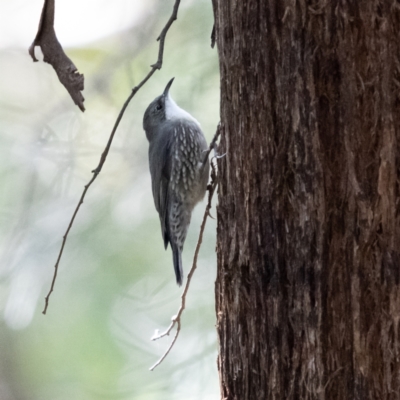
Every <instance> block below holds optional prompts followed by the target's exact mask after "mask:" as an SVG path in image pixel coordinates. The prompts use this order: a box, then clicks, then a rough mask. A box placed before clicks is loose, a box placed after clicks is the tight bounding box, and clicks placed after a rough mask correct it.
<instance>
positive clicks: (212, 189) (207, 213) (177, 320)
mask: <svg viewBox="0 0 400 400" xmlns="http://www.w3.org/2000/svg"><path fill="white" fill-rule="evenodd" d="M219 135H220V129H219V126H218V129H217V132H216V134H215V135H214V138H213V140H212V141H211V143H210V147H209V149H208V150H207V157H208V155H209V154H210V152H211V150H212V149H213V148H214V146H215V143H216V142H217V140H218V137H219ZM217 184H218V178H217V173H216V170H215V166H214V164H213V163H212V162H211V183H210V184H209V185H208V187H207V190H208V202H207V206H206V209H205V211H204V215H203V221H202V222H201V226H200V233H199V239H198V240H197V245H196V249H195V251H194V256H193V263H192V267H191V268H190V271H189V274H188V276H187V281H186V285H185V288H184V289H183V293H182V296H181V306H180V307H179V310H178V313H177V314H176V315H174V316H173V317H172V318H171V321H172V322H171V324H170V325H169V327H168V328H167V329H166V330H165V331H164V332H162V333H160V334H156V335H154V336H153V337H152V338H151V340H158V339H161V338H163V337H165V336H168V335H169V334H170V333H171V331H172V329H173V327H174V326H175V324H177V328H176V332H175V336H174V338H173V339H172V342H171V344H170V345H169V347H168V349H167V350H166V351H165V353H164V354H163V356H162V357H161V358H160V359H159V360H158V361H157V362H156V363H155V364H154V365H153V366H152V367H151V368H150V371H153V370H154V369H155V368H156V367H158V366H159V365H160V364H161V363H162V362H163V361H164V360H165V358H166V357H167V355H168V354H169V352H170V351H171V349H172V348H173V347H174V344H175V342H176V340H177V339H178V335H179V332H180V330H181V316H182V313H183V310H184V309H185V306H186V295H187V292H188V290H189V286H190V281H191V280H192V277H193V274H194V271H195V270H196V268H197V259H198V256H199V251H200V247H201V244H202V242H203V234H204V229H205V227H206V222H207V217H209V216H210V210H211V202H212V198H213V195H214V192H215V189H216V187H217Z"/></svg>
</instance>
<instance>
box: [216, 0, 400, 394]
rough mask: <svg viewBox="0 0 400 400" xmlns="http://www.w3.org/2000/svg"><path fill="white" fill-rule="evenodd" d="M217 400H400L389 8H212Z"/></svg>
mask: <svg viewBox="0 0 400 400" xmlns="http://www.w3.org/2000/svg"><path fill="white" fill-rule="evenodd" d="M213 6H214V13H215V37H216V43H217V46H218V52H219V59H220V70H221V129H222V138H221V149H220V152H222V153H225V152H226V156H225V157H224V158H222V159H220V160H219V176H220V184H219V206H218V232H217V236H218V238H217V252H218V274H217V282H216V311H217V329H218V335H219V345H220V349H219V350H220V351H219V358H218V364H219V370H220V380H221V398H224V399H228V400H234V399H237V400H246V399H249V400H257V399H260V400H261V399H360V400H361V399H363V400H364V399H398V398H399V397H400V358H399V357H400V348H399V345H400V342H399V333H400V332H399V330H400V290H399V280H400V212H399V209H400V205H399V203H400V201H399V194H400V193H399V191H400V189H399V181H400V61H399V56H400V40H399V39H400V38H399V32H400V2H399V1H396V0H391V1H386V0H381V1H378V0H365V1H358V0H353V1H349V0H342V1H327V0H321V1H311V0H308V1H307V0H298V1H296V0H213Z"/></svg>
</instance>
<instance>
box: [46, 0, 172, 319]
mask: <svg viewBox="0 0 400 400" xmlns="http://www.w3.org/2000/svg"><path fill="white" fill-rule="evenodd" d="M179 4H180V0H175V4H174V8H173V10H172V14H171V17H170V18H169V20H168V21H167V24H166V25H165V26H164V28H163V30H162V31H161V33H160V36H159V37H158V38H157V41H159V42H160V45H159V49H158V59H157V62H156V63H155V64H153V65H151V70H150V72H149V73H148V74H147V75H146V76H145V78H144V79H143V80H142V81H141V82H140V83H139V84H138V85H137V86H135V87H134V88H133V89H132V92H131V94H130V95H129V97H128V98H127V99H126V101H125V103H124V105H123V106H122V109H121V111H120V112H119V114H118V117H117V120H116V121H115V124H114V127H113V129H112V131H111V134H110V137H109V139H108V142H107V145H106V147H105V149H104V151H103V153H102V154H101V157H100V161H99V165H98V166H97V167H96V168H95V169H94V170H93V171H92V173H93V176H92V179H90V181H89V182H88V183H87V184H86V185H85V187H84V190H83V192H82V195H81V197H80V199H79V202H78V204H77V206H76V208H75V211H74V213H73V215H72V218H71V221H70V223H69V225H68V228H67V230H66V232H65V234H64V236H63V240H62V244H61V248H60V251H59V253H58V257H57V261H56V264H55V265H54V274H53V280H52V282H51V286H50V290H49V293H48V294H47V296H46V297H45V306H44V309H43V311H42V313H43V314H46V311H47V307H48V306H49V298H50V295H51V293H52V292H53V290H54V285H55V282H56V278H57V273H58V266H59V264H60V260H61V257H62V254H63V251H64V247H65V243H66V241H67V238H68V234H69V231H70V230H71V227H72V225H73V223H74V220H75V217H76V215H77V214H78V211H79V209H80V207H81V205H82V203H83V200H84V199H85V196H86V192H87V191H88V189H89V187H90V186H91V184H92V183H93V182H94V181H95V179H96V178H97V176H98V175H99V174H100V172H101V169H102V168H103V165H104V163H105V161H106V158H107V155H108V152H109V151H110V148H111V144H112V141H113V139H114V136H115V132H116V131H117V128H118V126H119V123H120V122H121V119H122V117H123V115H124V113H125V110H126V108H127V107H128V105H129V103H130V101H131V100H132V98H133V97H134V96H135V94H136V93H137V92H138V91H139V90H140V88H141V87H142V86H143V85H144V84H145V83H146V82H147V81H148V80H149V79H150V78H151V76H152V75H153V74H154V72H156V71H157V70H158V69H161V67H162V63H163V56H164V44H165V38H166V36H167V32H168V30H169V28H170V27H171V25H172V23H173V22H174V21H175V20H176V19H177V17H178V9H179Z"/></svg>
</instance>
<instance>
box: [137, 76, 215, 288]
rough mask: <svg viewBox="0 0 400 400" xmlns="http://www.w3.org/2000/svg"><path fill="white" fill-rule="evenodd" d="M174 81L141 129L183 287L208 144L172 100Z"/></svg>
mask: <svg viewBox="0 0 400 400" xmlns="http://www.w3.org/2000/svg"><path fill="white" fill-rule="evenodd" d="M172 82H173V79H171V81H170V82H169V83H168V85H167V87H166V88H165V90H164V93H163V94H162V95H161V96H158V97H157V98H156V99H155V100H153V101H152V102H151V103H150V105H149V106H148V107H147V110H146V112H145V114H144V118H143V129H144V130H145V132H146V137H147V139H148V141H149V144H150V147H149V166H150V174H151V181H152V190H153V198H154V204H155V206H156V209H157V211H158V214H159V217H160V222H161V232H162V236H163V239H164V246H165V248H167V247H168V243H170V245H171V249H172V255H173V262H174V269H175V275H176V281H177V283H178V285H181V284H182V279H183V270H182V250H183V245H184V243H185V239H186V234H187V231H188V228H189V224H190V219H191V215H192V210H193V208H194V206H195V205H196V204H197V203H198V202H199V201H200V200H202V199H203V197H204V194H205V192H206V189H207V182H208V176H209V163H208V160H207V162H206V163H205V164H203V160H204V156H205V151H206V150H207V142H206V140H205V137H204V134H203V132H202V130H201V128H200V125H199V123H198V122H197V121H196V120H195V119H194V118H193V117H192V116H191V115H190V114H189V113H187V112H186V111H184V110H182V109H181V108H180V107H178V106H177V105H176V103H175V102H174V101H173V100H172V98H171V96H170V95H169V88H170V87H171V84H172Z"/></svg>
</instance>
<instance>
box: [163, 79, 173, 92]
mask: <svg viewBox="0 0 400 400" xmlns="http://www.w3.org/2000/svg"><path fill="white" fill-rule="evenodd" d="M174 79H175V78H172V79H171V80H170V81H169V82H168V84H167V86H166V87H165V89H164V93H163V95H164V96H168V92H169V88H170V87H171V85H172V82H173V81H174Z"/></svg>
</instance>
